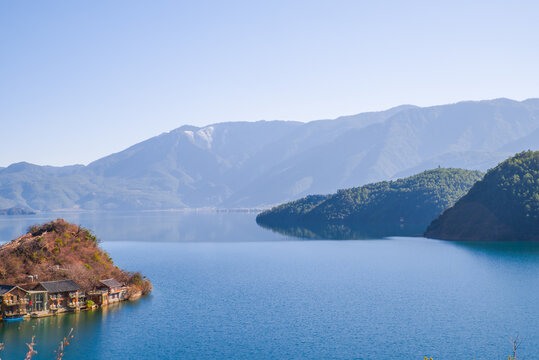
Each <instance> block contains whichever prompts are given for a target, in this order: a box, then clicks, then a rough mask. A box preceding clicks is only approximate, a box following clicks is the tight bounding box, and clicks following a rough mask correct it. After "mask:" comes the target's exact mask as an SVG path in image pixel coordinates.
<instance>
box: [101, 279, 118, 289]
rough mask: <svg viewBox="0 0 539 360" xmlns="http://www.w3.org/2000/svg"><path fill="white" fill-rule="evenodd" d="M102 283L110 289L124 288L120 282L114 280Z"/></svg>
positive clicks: (102, 281)
mask: <svg viewBox="0 0 539 360" xmlns="http://www.w3.org/2000/svg"><path fill="white" fill-rule="evenodd" d="M100 283H101V284H103V285H105V286H106V287H108V288H117V287H121V286H122V284H121V283H119V282H118V281H116V280H114V279H107V280H101V281H100Z"/></svg>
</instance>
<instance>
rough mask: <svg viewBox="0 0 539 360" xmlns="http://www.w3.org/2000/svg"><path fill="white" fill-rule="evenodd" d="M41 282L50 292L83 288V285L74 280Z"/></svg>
mask: <svg viewBox="0 0 539 360" xmlns="http://www.w3.org/2000/svg"><path fill="white" fill-rule="evenodd" d="M39 284H40V285H41V286H43V288H44V289H45V290H47V292H49V293H58V292H67V291H77V290H81V287H80V286H79V285H77V283H76V282H74V281H73V280H58V281H42V282H40V283H39Z"/></svg>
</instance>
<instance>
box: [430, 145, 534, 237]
mask: <svg viewBox="0 0 539 360" xmlns="http://www.w3.org/2000/svg"><path fill="white" fill-rule="evenodd" d="M425 236H427V237H431V238H437V239H445V240H482V241H539V151H535V152H533V151H526V152H522V153H519V154H517V155H516V156H514V157H512V158H510V159H508V160H506V161H504V162H502V163H501V164H500V165H498V166H496V167H495V168H494V169H492V170H490V171H488V172H487V174H486V175H485V177H484V178H483V180H482V181H479V182H478V183H476V184H475V185H474V186H473V187H472V189H471V190H470V191H469V192H468V194H466V196H464V197H463V198H462V199H460V200H459V201H458V202H457V203H456V204H455V205H454V206H453V207H451V208H449V209H447V210H446V211H445V212H444V213H442V215H440V217H438V218H437V219H435V220H434V221H433V222H432V223H431V224H430V226H429V227H428V229H427V231H426V233H425Z"/></svg>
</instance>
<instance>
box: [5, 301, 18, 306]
mask: <svg viewBox="0 0 539 360" xmlns="http://www.w3.org/2000/svg"><path fill="white" fill-rule="evenodd" d="M4 304H5V305H7V306H13V305H19V301H18V300H4Z"/></svg>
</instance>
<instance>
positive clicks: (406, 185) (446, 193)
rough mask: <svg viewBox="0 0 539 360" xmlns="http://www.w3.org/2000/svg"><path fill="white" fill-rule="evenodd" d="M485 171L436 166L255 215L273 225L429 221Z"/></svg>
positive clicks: (382, 223)
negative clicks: (391, 179)
mask: <svg viewBox="0 0 539 360" xmlns="http://www.w3.org/2000/svg"><path fill="white" fill-rule="evenodd" d="M482 176H483V174H482V173H481V172H479V171H470V170H462V169H434V170H429V171H425V172H422V173H420V174H417V175H414V176H411V177H408V178H405V179H399V180H395V181H382V182H378V183H373V184H368V185H364V186H360V187H355V188H351V189H345V190H339V191H338V192H337V193H336V194H332V195H322V196H320V195H314V196H308V197H305V198H302V199H299V200H296V201H292V202H289V203H286V204H282V205H279V206H276V207H274V208H272V209H271V210H267V211H264V212H262V213H260V214H259V215H258V216H257V218H256V220H257V223H259V224H261V225H265V226H270V227H271V226H273V225H276V226H282V225H286V224H294V225H309V224H311V225H312V224H315V225H317V226H318V225H320V224H354V225H358V224H365V225H376V224H379V225H385V226H395V225H396V226H399V225H401V224H415V225H421V224H424V225H425V227H426V226H427V224H429V223H430V221H432V220H433V219H434V218H436V217H437V216H438V215H439V214H440V213H441V212H442V211H443V210H445V209H446V208H448V207H450V206H451V205H453V204H454V203H455V202H456V201H457V200H458V199H459V198H460V197H461V196H463V195H464V194H466V192H467V191H468V190H469V189H470V188H471V187H472V185H473V184H474V183H475V182H476V181H478V180H480V179H481V177H482Z"/></svg>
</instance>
